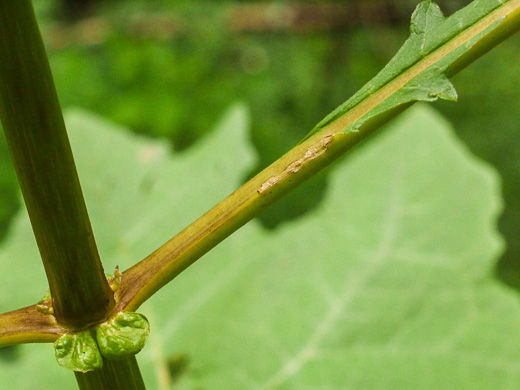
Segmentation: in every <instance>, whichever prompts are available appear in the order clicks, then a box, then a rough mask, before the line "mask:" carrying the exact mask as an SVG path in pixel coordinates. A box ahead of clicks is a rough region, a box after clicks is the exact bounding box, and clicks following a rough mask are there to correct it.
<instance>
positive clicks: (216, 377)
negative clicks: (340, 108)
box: [0, 106, 520, 390]
mask: <svg viewBox="0 0 520 390" xmlns="http://www.w3.org/2000/svg"><path fill="white" fill-rule="evenodd" d="M67 118H68V124H69V129H70V133H71V141H72V144H73V148H74V150H75V155H76V160H77V163H78V169H79V172H80V177H81V180H82V183H83V188H84V190H85V194H86V198H87V203H88V207H89V211H90V212H91V216H92V222H93V226H94V230H95V233H96V235H97V240H98V244H99V247H100V251H101V254H102V257H103V260H104V262H105V264H106V267H107V272H110V271H111V269H112V268H113V267H114V266H115V265H116V264H119V265H120V266H122V268H126V267H128V266H130V265H131V264H133V263H134V262H135V261H137V260H139V259H140V258H142V257H144V256H145V255H146V254H147V253H148V252H149V251H151V250H152V249H154V248H155V247H157V246H158V245H160V244H161V243H163V242H164V241H165V240H166V239H168V238H169V237H170V236H171V235H172V234H174V233H175V232H177V231H178V230H180V229H182V228H183V227H184V226H185V225H186V224H187V223H188V222H190V221H191V220H192V219H193V218H195V217H196V216H198V215H199V214H201V213H202V212H204V211H206V210H207V209H208V208H209V207H210V206H211V205H212V204H214V203H215V202H217V201H218V200H220V199H221V198H223V197H224V196H225V195H226V194H227V193H229V192H230V191H232V190H233V189H234V188H235V187H236V186H237V185H238V184H239V181H240V178H241V177H242V176H243V174H244V172H246V171H247V170H248V169H250V167H251V165H252V164H254V158H253V154H252V151H251V147H250V146H249V144H248V142H247V141H246V139H247V132H246V129H247V119H246V118H247V116H246V115H245V113H244V110H243V108H241V107H235V108H234V109H233V110H231V111H230V113H229V114H228V115H227V116H226V118H225V119H224V121H223V123H222V124H221V126H220V130H217V131H216V132H214V133H213V134H212V135H211V136H210V137H208V138H206V139H205V140H203V141H202V142H201V143H199V145H197V146H196V147H195V148H193V149H192V150H191V151H189V152H186V153H184V154H181V155H176V156H173V157H172V156H169V154H168V151H167V149H166V147H165V145H164V144H162V143H158V142H151V141H149V140H145V139H142V138H138V137H135V136H131V135H129V134H128V133H125V132H124V131H122V130H121V129H118V128H116V127H115V126H113V125H111V124H109V123H106V122H103V121H102V120H100V119H97V118H95V117H93V116H91V115H89V114H86V113H83V112H79V111H76V112H70V113H69V115H67ZM498 189H499V185H498V180H497V177H496V174H495V173H494V172H492V171H491V170H490V169H489V168H488V167H486V166H484V165H483V164H482V163H480V162H478V161H476V160H475V159H474V158H473V157H472V156H470V155H469V153H468V152H467V151H466V149H465V148H464V147H463V146H462V145H461V144H460V143H459V142H458V141H457V140H456V139H455V138H454V136H453V134H452V132H451V131H450V129H449V126H448V125H447V124H446V122H445V121H444V120H443V119H442V118H440V117H439V115H438V114H436V113H435V112H434V111H432V110H431V109H428V108H426V107H424V106H416V107H415V108H413V109H412V110H410V111H409V112H408V113H406V114H405V115H403V116H402V117H401V118H400V119H399V120H396V121H395V122H393V124H392V125H391V126H390V127H389V128H388V129H387V131H386V132H385V133H384V134H382V135H380V136H379V137H378V138H377V139H375V140H373V141H372V142H371V143H370V144H366V145H364V146H362V147H360V148H359V149H358V150H357V151H356V152H355V153H354V154H352V155H351V156H350V158H349V159H347V160H344V161H343V162H341V163H339V164H338V165H337V166H336V168H335V171H334V172H333V174H332V177H331V183H330V187H329V192H328V194H327V199H326V200H325V202H324V206H323V207H321V208H319V209H317V210H316V211H315V212H313V213H312V214H310V215H308V216H306V217H305V218H302V219H300V220H298V221H296V222H293V223H290V224H287V225H286V226H284V227H283V228H281V229H278V230H276V231H274V232H267V231H265V230H263V229H262V228H261V227H260V226H259V225H258V224H257V223H255V222H253V223H250V224H249V225H247V226H246V227H244V228H243V229H241V230H240V231H239V232H237V233H236V234H235V235H233V236H232V237H231V238H229V239H228V240H226V241H225V242H224V243H222V244H221V245H219V246H218V247H217V248H216V249H215V250H214V251H212V252H211V253H210V254H208V255H207V256H206V257H205V258H204V259H202V260H200V261H199V262H197V263H196V264H195V265H193V266H192V267H191V268H189V269H188V270H187V271H186V272H185V273H183V274H182V275H181V276H179V277H178V278H177V279H175V280H174V282H173V283H171V284H170V285H168V286H167V287H165V288H164V289H163V290H161V291H160V292H159V293H158V294H156V295H155V296H154V297H153V298H152V299H151V300H150V301H149V302H147V303H146V304H145V305H143V307H142V310H141V312H142V313H143V314H145V315H146V316H147V317H148V319H149V320H150V324H151V335H150V339H149V341H148V343H147V345H146V346H145V348H144V350H143V352H141V354H140V355H139V361H140V363H141V368H142V371H143V374H144V376H145V380H146V381H147V383H148V387H149V388H150V389H161V390H162V389H167V388H170V386H171V385H173V384H175V385H176V386H177V387H175V388H179V389H198V388H203V389H311V388H320V389H345V388H353V389H383V388H392V389H394V388H395V389H407V388H409V389H417V388H420V389H445V388H453V389H475V388H486V389H500V388H516V387H518V386H520V349H519V348H518V345H520V330H518V326H517V324H518V323H519V322H520V306H519V305H518V302H517V299H516V297H515V296H514V295H513V294H511V293H510V292H509V291H508V290H507V289H506V288H504V287H502V286H501V285H500V284H498V283H496V282H495V281H494V280H493V278H492V272H491V269H492V267H493V264H494V263H495V261H496V259H497V257H498V255H499V254H500V252H501V250H502V241H501V240H500V238H499V237H498V235H497V233H496V231H495V226H494V225H495V220H496V217H497V214H498V211H499V208H500V206H499V205H500V197H499V193H498ZM25 219H26V218H25V216H23V215H21V216H19V217H18V218H17V219H16V221H15V224H14V228H13V230H12V233H11V235H10V239H9V240H8V241H7V243H6V244H5V245H4V248H3V250H2V252H1V253H0V261H1V262H2V267H5V268H4V269H5V272H4V273H3V274H2V276H0V277H1V278H2V282H1V283H0V293H1V294H2V297H4V296H7V297H8V299H7V300H2V302H1V305H2V307H1V309H2V310H7V309H13V308H15V307H16V306H18V305H20V304H29V303H33V302H35V301H37V300H38V298H39V297H40V295H42V293H43V291H44V282H43V276H42V275H41V272H42V271H41V267H40V266H38V265H37V264H38V256H37V251H36V249H35V246H34V240H33V239H32V238H31V233H30V229H29V224H28V223H27V222H25ZM19 251H22V252H19ZM19 253H21V255H20V254H19ZM8 267H10V268H8ZM33 268H36V269H35V270H33ZM17 270H18V272H16V271H17ZM20 270H25V273H22V272H20ZM4 285H5V286H7V287H4ZM22 285H28V286H27V287H26V288H22V289H18V290H16V292H12V291H11V289H14V288H15V287H16V286H22ZM4 294H7V295H4ZM15 355H17V356H18V359H16V360H17V361H12V360H4V361H3V360H1V359H0V383H3V384H8V387H7V388H17V389H33V388H57V387H60V388H67V386H71V385H72V382H73V378H72V375H70V373H69V372H67V371H66V370H63V369H60V368H59V367H57V365H56V363H55V362H54V358H53V353H52V347H50V346H24V347H22V348H21V349H20V350H18V353H17V354H15ZM53 366H54V367H53ZM29 372H30V373H31V375H27V374H28V373H29ZM40 374H41V375H40ZM170 374H175V375H174V376H173V377H172V376H171V375H170Z"/></svg>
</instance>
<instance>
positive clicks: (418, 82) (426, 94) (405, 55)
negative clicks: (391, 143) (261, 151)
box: [304, 0, 507, 139]
mask: <svg viewBox="0 0 520 390" xmlns="http://www.w3.org/2000/svg"><path fill="white" fill-rule="evenodd" d="M506 2H507V1H504V0H477V1H474V2H473V3H471V5H470V6H468V7H465V8H463V9H461V10H460V11H458V12H456V13H455V14H453V15H452V16H450V17H449V18H445V17H444V15H443V13H442V11H441V9H440V8H439V6H438V5H437V4H435V3H434V2H432V1H429V0H427V1H423V2H422V3H420V4H419V5H418V6H417V8H416V9H415V11H414V13H413V15H412V20H411V25H410V37H409V38H408V40H406V42H405V43H404V44H403V46H402V47H401V49H400V50H399V51H398V53H397V54H396V55H395V57H394V58H392V60H391V61H390V62H389V63H388V64H387V65H386V66H385V67H384V68H383V70H381V72H379V74H377V76H375V77H374V78H373V79H372V80H371V81H370V82H368V83H367V84H366V85H365V86H364V87H363V88H361V89H360V90H359V91H358V92H357V93H356V94H355V95H354V96H352V97H351V98H350V99H349V100H347V101H346V102H345V103H343V104H342V105H341V106H339V107H338V108H337V109H336V110H334V111H333V112H332V113H331V114H329V115H328V116H327V117H325V119H323V120H322V121H321V122H320V123H318V124H317V125H316V127H315V128H314V129H313V130H312V131H311V132H310V133H309V134H308V135H307V136H306V137H305V138H304V139H307V138H309V137H310V136H312V135H313V134H315V133H316V132H318V131H319V130H320V129H322V128H324V127H326V126H327V125H329V124H330V123H331V122H334V121H335V120H337V119H338V118H340V117H341V116H343V115H345V114H346V113H347V112H348V111H350V110H352V109H353V108H354V107H356V106H357V105H359V104H360V103H362V102H363V101H364V100H366V99H367V98H368V97H370V96H372V95H374V94H375V92H376V91H378V90H381V89H382V88H383V87H385V86H386V85H388V84H389V83H390V82H391V81H393V80H395V79H396V78H397V77H398V76H400V75H402V74H403V73H404V72H405V71H407V70H409V69H410V68H412V67H413V66H416V65H417V66H418V65H420V61H421V60H423V59H425V58H426V57H427V56H428V55H430V54H432V53H433V52H434V51H435V50H436V49H439V48H440V47H441V46H442V45H444V44H446V43H448V41H450V40H452V39H455V38H456V37H457V36H458V35H459V34H461V32H463V31H464V30H466V29H467V28H468V27H470V26H472V25H473V24H475V23H477V22H478V21H479V20H481V19H482V18H484V17H485V16H487V15H488V14H489V13H491V12H492V11H493V10H494V9H496V8H498V7H499V6H501V5H504V4H505V3H506ZM501 21H502V19H499V20H498V21H496V22H494V23H492V24H491V25H490V26H489V27H488V28H486V29H485V30H484V31H482V32H481V33H480V34H478V35H477V36H475V37H474V38H473V39H470V40H469V41H467V42H466V43H464V44H462V45H460V46H459V47H457V48H455V49H453V50H451V51H449V52H448V53H447V54H446V55H445V56H443V57H441V58H440V59H439V60H438V61H437V62H435V63H434V64H433V65H431V66H429V67H427V68H426V69H424V70H422V71H420V72H419V74H418V75H417V76H415V77H414V78H413V79H411V80H410V81H409V82H407V83H406V84H405V85H404V86H403V87H401V88H399V89H398V90H397V91H395V92H393V93H391V94H390V95H389V96H387V97H385V98H384V99H383V100H382V102H381V103H380V104H378V105H377V106H376V107H375V108H373V109H372V110H370V111H369V112H368V113H366V114H364V115H363V116H362V117H361V118H360V119H358V120H357V121H356V122H355V123H353V124H351V125H349V126H347V127H346V128H344V129H343V130H342V132H343V133H348V132H351V131H358V130H359V129H360V128H361V126H363V124H364V123H366V122H367V121H368V120H370V119H374V118H376V117H378V116H380V115H382V114H384V113H386V112H388V111H390V110H392V109H394V108H396V107H398V106H401V105H403V104H406V103H410V102H415V101H426V102H432V101H435V100H437V99H445V100H452V101H455V100H457V92H456V91H455V87H454V86H453V85H452V84H451V82H450V81H449V80H448V77H447V75H446V71H447V70H448V68H449V67H450V66H451V65H452V64H453V63H454V62H455V61H457V60H458V59H460V57H461V56H462V55H464V54H465V53H467V52H468V50H469V49H471V48H472V47H473V46H474V45H475V44H476V43H477V42H478V41H479V40H480V39H481V38H483V37H484V36H486V35H487V34H488V33H490V32H492V31H493V30H494V29H495V28H496V27H497V26H498V25H499V24H500V23H501Z"/></svg>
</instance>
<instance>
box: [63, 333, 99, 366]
mask: <svg viewBox="0 0 520 390" xmlns="http://www.w3.org/2000/svg"><path fill="white" fill-rule="evenodd" d="M54 351H55V355H56V360H57V361H58V364H59V365H60V366H62V367H64V368H68V369H69V370H74V371H78V372H89V371H94V370H97V369H99V368H101V367H103V358H102V357H101V354H100V353H99V349H98V346H97V344H96V340H94V338H93V337H92V335H91V334H90V331H82V332H76V333H67V334H64V335H63V336H61V337H60V338H59V339H58V340H56V342H55V343H54Z"/></svg>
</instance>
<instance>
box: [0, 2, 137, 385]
mask: <svg viewBox="0 0 520 390" xmlns="http://www.w3.org/2000/svg"><path fill="white" fill-rule="evenodd" d="M0 4H1V6H0V58H2V61H0V118H1V120H2V124H3V128H4V131H5V134H6V138H7V142H8V144H9V148H10V151H11V154H12V156H13V160H14V164H15V167H16V172H17V174H18V179H19V181H20V185H21V188H22V193H23V196H24V200H25V203H26V205H27V210H28V212H29V216H30V218H31V223H32V226H33V230H34V235H35V237H36V241H37V243H38V248H39V250H40V254H41V257H42V260H43V264H44V267H45V272H46V274H47V279H48V281H49V286H50V290H51V294H52V301H53V307H54V313H55V317H56V320H57V323H58V324H59V325H62V326H66V327H71V328H82V327H86V326H88V325H90V324H93V323H96V322H99V321H101V320H104V319H106V318H107V314H108V313H109V311H110V310H111V309H113V306H114V304H115V302H114V296H113V292H112V290H111V289H110V286H109V284H108V282H107V280H106V277H105V274H104V271H103V266H102V264H101V261H100V258H99V253H98V250H97V247H96V243H95V240H94V235H93V232H92V227H91V225H90V220H89V217H88V213H87V208H86V205H85V201H84V199H83V194H82V192H81V187H80V183H79V178H78V174H77V172H76V166H75V164H74V159H73V156H72V150H71V148H70V143H69V140H68V137H67V131H66V129H65V123H64V121H63V116H62V112H61V108H60V104H59V102H58V96H57V94H56V89H55V87H54V82H53V79H52V75H51V70H50V66H49V63H48V60H47V56H46V53H45V48H44V46H43V42H42V38H41V35H40V32H39V29H38V25H37V22H36V17H35V15H34V10H33V7H32V3H31V1H30V0H15V1H11V0H1V3H0ZM47 317H50V318H52V316H47ZM13 318H14V319H16V317H13ZM12 337H17V338H20V337H22V335H17V336H12ZM42 341H43V340H42ZM76 378H77V381H78V384H79V386H80V388H82V389H130V390H131V389H136V390H141V389H144V388H145V387H144V383H143V379H142V378H141V373H140V372H139V367H138V365H137V361H136V359H135V357H131V358H128V359H124V360H121V361H117V362H109V361H105V365H104V368H103V369H101V370H98V371H94V372H92V373H89V374H76Z"/></svg>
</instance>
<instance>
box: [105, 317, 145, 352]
mask: <svg viewBox="0 0 520 390" xmlns="http://www.w3.org/2000/svg"><path fill="white" fill-rule="evenodd" d="M149 334H150V324H149V323H148V320H147V319H146V317H145V316H143V315H142V314H138V313H129V312H120V313H117V315H116V316H115V317H113V318H111V319H110V320H108V321H107V322H103V323H102V324H100V325H99V326H98V327H97V328H96V340H97V344H98V346H99V350H100V352H101V354H102V355H103V356H104V357H105V358H107V359H111V360H115V359H121V358H123V357H127V356H130V355H135V354H137V353H139V352H140V351H141V350H142V349H143V347H144V344H145V343H146V339H147V338H148V335H149Z"/></svg>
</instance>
